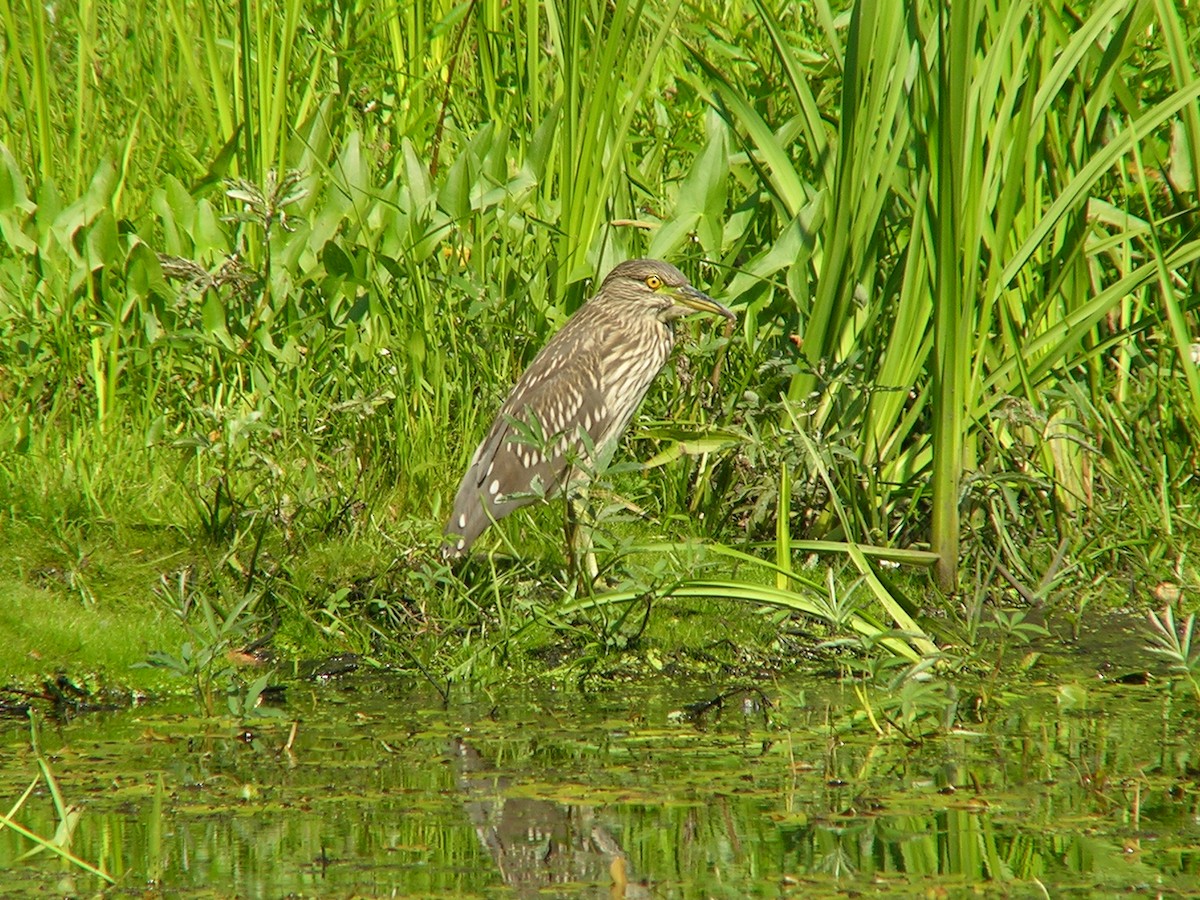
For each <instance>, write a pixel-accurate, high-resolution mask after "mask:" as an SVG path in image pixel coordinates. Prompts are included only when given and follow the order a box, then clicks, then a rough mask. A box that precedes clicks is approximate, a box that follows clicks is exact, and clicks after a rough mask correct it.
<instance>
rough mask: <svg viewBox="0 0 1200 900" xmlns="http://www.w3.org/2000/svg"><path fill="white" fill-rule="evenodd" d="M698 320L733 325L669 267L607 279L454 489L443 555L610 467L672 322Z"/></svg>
mask: <svg viewBox="0 0 1200 900" xmlns="http://www.w3.org/2000/svg"><path fill="white" fill-rule="evenodd" d="M697 311H699V312H710V313H717V314H719V315H722V316H724V317H725V318H727V319H729V320H730V321H735V317H734V315H733V313H732V312H730V311H729V310H728V309H726V308H725V307H724V306H722V305H721V304H720V303H717V301H715V300H713V299H712V297H709V296H708V295H707V294H704V293H701V292H700V291H698V290H696V289H695V288H694V287H692V286H691V285H690V284H688V280H687V279H686V278H685V277H684V275H683V273H682V272H680V271H679V270H678V269H676V268H675V267H674V266H672V265H670V264H669V263H665V262H660V261H659V260H656V259H633V260H630V261H628V262H623V263H621V264H620V265H619V266H617V267H616V268H615V269H613V270H612V271H611V272H609V273H608V277H607V278H605V279H604V284H603V285H601V287H600V292H599V293H598V294H596V296H594V297H592V299H590V300H589V301H588V302H587V303H585V304H584V305H583V306H582V307H580V308H579V310H578V311H577V312H576V313H575V314H574V315H573V316H571V318H570V319H569V320H568V321H567V324H566V325H564V326H563V327H562V328H561V329H560V330H559V331H558V333H557V334H555V335H554V337H552V338H551V339H550V342H549V343H548V344H546V346H545V347H543V348H542V349H541V352H539V353H538V355H537V356H536V357H534V360H533V362H532V363H530V364H529V368H528V369H526V370H525V373H524V374H523V375H522V376H521V377H520V379H519V380H518V381H517V384H516V386H515V387H514V388H513V389H512V391H511V392H510V393H509V395H508V399H506V400H505V401H504V405H503V406H501V407H500V412H499V414H498V415H497V416H496V421H495V422H493V423H492V427H491V428H490V429H489V430H488V433H487V437H485V438H484V439H483V442H482V443H481V444H480V445H479V447H478V449H476V451H475V455H474V456H473V457H472V458H471V465H470V467H469V468H468V469H467V474H466V475H464V476H463V480H462V483H461V484H460V485H459V486H458V493H457V494H456V495H455V497H454V507H453V509H452V510H451V512H450V521H449V522H447V524H446V540H445V544H444V546H443V552H444V553H445V555H446V556H447V557H449V558H451V559H454V558H457V557H460V556H462V555H464V554H465V553H466V552H467V551H468V550H469V549H470V547H471V545H472V544H473V543H474V542H475V539H476V538H478V537H479V535H480V534H481V533H482V532H483V530H484V529H485V528H487V527H488V526H489V525H491V524H492V522H495V521H497V520H499V519H502V518H504V516H507V515H508V514H509V513H510V512H512V511H513V510H515V509H520V508H521V507H522V506H528V505H529V504H530V503H533V502H535V501H536V500H537V499H538V495H539V494H543V495H546V496H548V495H549V494H551V493H552V492H554V491H556V490H559V489H562V488H568V487H570V486H573V485H576V484H579V483H582V482H583V481H585V480H586V478H587V474H588V473H587V471H584V470H586V469H590V470H597V469H601V468H603V467H604V466H605V465H607V463H608V460H609V459H610V458H611V457H612V454H613V451H614V450H615V449H616V445H617V441H618V440H619V439H620V437H621V434H622V433H623V432H624V431H625V429H626V427H628V425H629V421H630V420H631V419H632V418H633V414H634V412H635V411H636V410H637V408H638V405H639V404H640V403H641V402H642V398H643V397H644V396H646V391H647V389H648V388H649V387H650V382H652V381H653V380H654V376H655V375H657V374H658V372H659V370H660V369H661V368H662V367H663V365H664V364H665V363H666V361H667V357H668V356H670V354H671V347H672V346H673V344H674V342H675V335H674V332H673V330H672V323H673V322H674V320H675V319H678V318H679V317H680V316H686V315H688V314H689V313H691V312H697ZM575 461H579V462H580V463H582V465H583V470H581V468H580V466H578V465H574V462H575ZM539 488H540V490H539Z"/></svg>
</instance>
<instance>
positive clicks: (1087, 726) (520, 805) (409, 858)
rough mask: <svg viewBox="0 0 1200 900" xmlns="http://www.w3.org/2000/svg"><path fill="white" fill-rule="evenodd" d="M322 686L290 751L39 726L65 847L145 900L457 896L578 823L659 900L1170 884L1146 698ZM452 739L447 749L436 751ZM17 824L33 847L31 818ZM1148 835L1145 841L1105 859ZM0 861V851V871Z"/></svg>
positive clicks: (1179, 838)
mask: <svg viewBox="0 0 1200 900" xmlns="http://www.w3.org/2000/svg"><path fill="white" fill-rule="evenodd" d="M343 687H344V689H338V687H337V686H334V685H329V686H322V687H315V686H301V685H297V686H294V688H293V690H292V691H291V695H292V696H293V698H295V700H294V702H293V703H292V705H291V707H290V709H289V714H290V715H291V716H294V717H295V718H296V719H297V720H298V721H299V725H298V727H297V728H296V734H295V739H294V740H292V741H291V742H290V745H289V739H290V737H291V725H290V723H278V724H276V723H271V722H262V723H259V724H256V725H254V726H253V727H252V728H250V729H249V730H247V729H243V728H234V727H231V726H228V725H217V724H215V723H214V722H213V721H211V720H209V721H203V720H196V719H192V718H188V717H186V716H181V715H179V714H178V713H179V710H178V709H164V710H162V711H161V712H158V711H155V710H153V709H150V710H146V709H142V710H138V711H136V712H133V711H131V712H129V713H121V714H117V715H114V716H106V717H98V718H94V719H92V720H91V721H89V722H81V721H76V722H72V723H68V724H66V725H65V726H63V727H62V728H61V729H59V730H56V731H54V732H53V733H52V734H50V735H49V740H50V741H51V745H50V746H48V747H47V755H48V756H52V757H54V758H56V759H57V760H58V761H57V763H56V765H55V770H56V773H57V774H58V782H59V783H60V784H61V786H62V790H63V792H64V793H65V794H66V795H67V796H70V797H71V798H72V799H77V798H82V799H86V801H87V804H86V810H85V813H84V816H83V818H82V819H81V820H80V822H79V825H78V826H77V829H76V837H75V844H74V848H75V852H76V853H78V854H79V855H80V856H82V857H84V858H86V859H105V860H112V862H113V866H112V867H111V868H109V871H111V872H112V873H113V874H119V875H120V877H121V878H122V879H123V880H128V881H130V882H131V883H142V882H143V881H145V880H146V878H147V877H148V874H149V873H150V872H154V874H155V877H157V878H159V879H160V881H159V884H160V886H161V887H162V889H164V890H167V891H173V890H179V891H187V890H189V889H201V888H203V889H206V890H209V891H217V892H218V893H220V892H223V891H230V890H236V889H237V886H238V885H243V884H246V883H247V879H249V880H252V881H253V883H255V884H256V885H258V886H259V888H260V889H263V890H266V891H268V892H273V893H277V894H284V893H287V892H289V891H293V892H295V891H302V890H303V889H304V886H305V885H306V884H307V885H309V888H308V889H309V890H311V886H312V884H313V883H314V882H313V881H312V880H311V879H313V878H316V877H319V878H320V879H321V881H320V884H321V885H322V891H330V892H347V893H353V892H355V891H357V892H360V893H361V892H364V891H365V892H367V893H370V894H371V895H378V894H380V893H381V892H382V893H391V891H392V890H393V889H394V890H395V892H396V893H397V895H399V896H422V894H421V892H422V891H426V892H428V893H426V894H425V895H426V896H428V895H430V894H431V893H436V892H437V891H438V890H441V891H451V890H457V891H460V892H462V893H464V894H466V895H474V894H475V893H479V892H482V891H484V890H486V889H487V886H488V885H489V884H490V885H494V884H495V883H496V881H497V880H498V879H500V878H501V875H500V873H501V872H505V871H509V870H508V869H505V868H504V867H502V866H499V865H498V864H497V862H495V861H494V860H493V859H490V858H489V856H490V854H491V853H492V852H493V851H494V849H495V848H492V849H491V850H489V849H487V848H485V845H484V844H483V843H482V842H481V834H480V829H487V828H493V829H495V830H496V831H497V833H500V834H505V835H508V836H509V838H510V839H511V840H516V839H517V838H518V837H520V836H523V835H535V836H536V835H539V834H542V835H547V834H561V835H562V837H560V840H564V841H565V840H568V839H570V840H574V838H575V835H574V834H573V832H571V827H572V825H573V824H574V825H580V823H584V824H587V825H588V828H589V829H592V828H594V829H598V830H599V831H602V832H603V833H604V834H606V835H607V836H608V837H609V838H610V839H611V841H612V842H613V844H612V846H608V845H607V844H606V845H605V846H606V850H605V852H606V853H609V854H612V853H618V852H619V853H620V854H621V855H622V858H623V859H625V861H626V871H627V874H628V879H629V882H630V883H631V884H640V883H642V882H648V883H649V885H650V886H652V887H653V886H656V885H657V886H658V887H659V888H661V889H664V890H667V889H668V888H669V887H670V886H676V887H670V889H672V890H678V891H681V892H683V893H682V896H693V895H695V896H711V895H713V894H714V893H715V892H717V893H719V892H722V891H723V892H724V894H723V895H728V896H759V895H762V893H763V892H764V891H770V890H773V889H776V888H777V887H778V885H780V884H781V883H782V884H787V883H789V882H791V881H792V880H796V881H797V882H798V883H799V884H802V885H804V886H805V887H804V889H805V895H806V896H809V895H813V896H832V895H835V894H837V893H838V892H839V891H840V892H843V893H842V895H844V892H845V891H854V890H880V889H882V888H884V887H885V888H886V889H887V890H888V891H889V893H892V894H901V895H907V894H910V893H915V894H921V895H923V893H922V892H928V891H929V890H930V889H931V888H932V889H947V890H955V889H957V888H959V887H967V886H970V885H983V884H984V883H992V884H994V885H999V884H1007V885H1008V886H1009V889H1012V890H1015V891H1017V892H1020V891H1023V890H1029V891H1033V892H1036V883H1035V879H1039V880H1041V881H1042V882H1043V883H1045V884H1047V885H1053V886H1054V887H1055V888H1056V889H1059V890H1061V889H1066V888H1072V889H1080V890H1082V889H1086V888H1088V887H1089V886H1091V887H1102V888H1104V889H1108V890H1114V891H1119V890H1124V889H1130V888H1133V887H1134V886H1135V885H1137V884H1140V883H1146V882H1147V881H1154V882H1156V883H1159V884H1160V886H1162V887H1164V888H1166V889H1171V888H1172V886H1173V885H1176V884H1177V882H1178V886H1182V884H1183V882H1181V881H1178V880H1179V879H1184V880H1186V879H1190V878H1194V877H1195V875H1196V874H1197V873H1196V862H1195V861H1190V862H1189V861H1188V860H1186V859H1185V860H1179V859H1175V858H1174V857H1172V856H1171V855H1170V854H1169V853H1162V852H1158V851H1156V850H1155V846H1184V847H1186V846H1191V845H1193V844H1194V843H1195V840H1196V837H1197V834H1196V830H1195V824H1194V823H1193V822H1192V820H1191V816H1190V811H1191V809H1192V806H1193V805H1194V799H1195V793H1194V786H1192V785H1191V779H1190V776H1189V774H1188V772H1189V769H1190V767H1192V766H1194V765H1195V762H1196V759H1195V754H1196V752H1197V751H1196V748H1195V747H1194V746H1192V744H1193V742H1192V741H1191V739H1190V735H1189V733H1188V731H1187V728H1186V721H1187V716H1188V711H1187V710H1185V709H1183V708H1182V707H1180V706H1179V705H1178V704H1172V703H1170V702H1169V699H1168V698H1167V697H1166V695H1165V693H1164V692H1163V691H1162V690H1160V689H1155V688H1153V687H1145V688H1137V689H1134V690H1132V691H1131V690H1130V689H1129V688H1122V689H1120V690H1114V689H1111V688H1103V687H1084V686H1083V685H1082V684H1081V685H1080V686H1079V689H1078V692H1077V695H1076V696H1075V698H1074V699H1073V700H1072V701H1071V702H1072V703H1073V704H1075V705H1074V706H1071V707H1070V708H1068V707H1066V706H1064V704H1063V703H1062V702H1059V698H1058V697H1056V694H1055V691H1054V690H1053V689H1052V688H1045V689H1033V690H1029V691H1026V692H1022V693H1021V694H1019V695H1018V694H1015V693H1010V694H1008V695H1006V696H1004V697H999V698H993V700H992V702H991V704H990V705H988V706H986V707H976V708H975V711H974V715H975V721H974V722H973V723H972V726H971V727H970V728H964V727H956V728H954V729H950V730H942V731H939V732H936V733H935V732H929V733H926V734H925V735H923V736H922V738H921V739H920V740H917V741H914V740H910V739H908V738H905V737H903V736H902V735H901V733H900V732H899V731H896V730H892V729H887V733H886V734H885V735H884V736H883V737H880V736H879V735H878V734H877V732H876V731H875V730H874V729H872V728H871V727H870V726H869V724H868V723H867V722H866V721H865V720H864V719H863V718H862V717H861V715H860V714H859V700H858V698H857V697H856V696H855V695H854V694H853V692H852V691H850V690H848V689H847V688H845V687H842V686H839V685H837V684H834V683H831V682H830V681H829V680H827V679H825V680H822V679H805V680H792V681H789V682H786V683H783V684H781V685H778V686H776V687H775V688H773V689H772V690H770V691H768V692H767V693H768V695H769V697H770V698H771V699H772V700H774V701H775V704H774V706H773V707H772V709H771V710H770V711H769V719H768V721H767V722H766V723H764V720H763V717H762V716H761V715H760V714H759V712H758V711H747V710H746V709H743V708H742V706H741V705H740V704H737V703H730V704H727V705H726V706H724V707H723V708H721V709H720V710H719V711H718V710H717V708H716V707H709V708H708V710H707V713H706V715H705V716H704V717H703V719H700V720H697V719H694V718H690V717H687V716H680V715H677V714H676V713H678V712H679V711H680V710H687V709H695V708H697V707H699V706H701V705H705V704H701V703H699V702H697V701H701V700H705V699H708V698H710V696H711V693H710V691H709V690H707V689H696V688H691V689H680V688H676V687H672V686H670V685H669V684H661V685H658V686H656V687H654V688H653V689H651V688H649V687H631V688H630V687H627V688H624V689H623V690H622V693H621V695H620V696H619V697H618V696H614V695H612V694H611V693H609V694H604V693H599V692H594V693H591V694H587V695H580V694H574V693H570V692H552V693H540V692H536V693H527V694H524V695H521V696H516V695H515V692H510V693H514V695H511V696H507V697H502V696H499V695H496V696H493V697H480V698H479V701H478V702H472V703H470V704H468V705H465V706H464V705H459V704H458V703H456V702H452V703H451V705H450V706H449V707H446V706H444V705H443V703H442V701H441V698H440V697H438V696H436V695H435V693H434V692H432V691H430V690H422V689H420V688H418V690H417V691H416V692H415V693H407V694H405V695H403V696H397V690H396V687H397V685H396V683H395V682H394V681H393V680H392V679H390V678H379V677H377V678H374V679H352V680H350V681H347V682H345V683H344V685H343ZM963 687H964V691H967V690H969V687H968V686H967V685H964V686H963ZM1131 694H1134V695H1136V698H1137V701H1138V702H1130V697H1131ZM422 697H424V698H426V700H427V701H429V702H428V703H425V702H423V701H422V699H421V698H422ZM634 713H636V715H634ZM881 721H883V720H882V719H881ZM455 738H460V739H461V740H462V741H465V742H467V744H468V745H469V751H470V754H469V756H470V758H469V759H468V758H467V755H466V753H465V751H464V752H460V753H452V754H451V755H450V756H449V757H448V756H447V755H446V754H447V751H448V748H451V747H452V746H453V744H454V739H455ZM3 740H4V741H5V742H7V743H9V744H11V745H15V744H16V743H18V742H19V741H21V736H20V735H14V734H9V735H7V736H5V737H4V738H3ZM26 743H27V741H26ZM3 750H4V752H0V784H2V785H3V786H4V791H5V792H6V793H7V791H8V790H9V787H8V785H9V784H22V782H21V780H20V779H22V778H24V779H26V781H27V779H28V773H24V772H14V771H13V769H14V768H15V767H16V766H15V765H14V764H16V765H19V766H21V767H25V766H30V767H36V761H35V760H34V759H33V758H32V757H31V756H30V755H28V754H22V753H13V752H8V749H7V748H3ZM1151 759H1158V760H1162V761H1163V764H1162V765H1160V766H1155V767H1148V766H1147V762H1148V760H1151ZM18 761H19V762H18ZM17 790H18V791H19V790H20V788H18V789H17ZM28 816H29V824H30V825H33V826H35V827H36V828H37V829H38V830H41V831H43V833H50V832H52V831H53V829H54V827H55V825H54V822H53V821H52V820H49V819H48V818H47V815H46V811H42V813H41V815H40V817H39V816H38V815H35V810H33V809H28ZM156 822H158V823H159V824H158V825H157V826H156V825H155V823H156ZM564 829H565V830H564ZM1146 832H1152V833H1154V834H1155V836H1156V838H1157V840H1156V843H1155V845H1154V846H1150V845H1148V846H1146V847H1145V848H1143V849H1141V850H1139V849H1138V848H1137V847H1136V846H1132V849H1131V845H1130V842H1131V841H1132V842H1133V843H1134V844H1136V836H1137V835H1138V834H1144V833H1146ZM524 839H526V840H532V838H524ZM541 850H542V851H543V852H550V853H554V852H555V850H554V847H553V846H552V845H550V844H543V845H541ZM559 852H560V854H562V855H560V856H559V857H558V859H559V860H560V861H561V860H562V858H563V856H564V855H565V850H563V849H562V848H560V850H559ZM16 855H18V854H17V853H16V852H15V851H14V850H13V849H12V848H11V845H10V844H7V843H5V842H0V865H5V866H9V865H10V864H11V863H13V862H14V858H15V856H16ZM592 858H593V859H594V853H593V857H592ZM118 860H119V865H118V864H117V862H118ZM200 860H203V861H204V862H203V865H200V864H199V861H200ZM38 863H39V861H38V860H25V861H24V862H22V863H21V864H20V865H18V866H16V869H15V871H14V874H15V875H21V874H22V872H23V871H24V870H25V869H27V868H28V867H29V866H30V865H31V864H38ZM185 863H186V864H185ZM155 866H157V868H155ZM106 867H108V863H106ZM7 874H8V873H7V872H6V876H7Z"/></svg>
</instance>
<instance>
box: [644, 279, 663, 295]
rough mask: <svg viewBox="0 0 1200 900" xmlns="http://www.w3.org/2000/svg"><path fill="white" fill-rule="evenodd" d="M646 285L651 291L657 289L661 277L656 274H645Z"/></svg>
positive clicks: (660, 283)
mask: <svg viewBox="0 0 1200 900" xmlns="http://www.w3.org/2000/svg"><path fill="white" fill-rule="evenodd" d="M646 287H648V288H650V290H652V291H657V290H658V289H659V288H660V287H662V279H661V278H659V277H658V276H657V275H647V276H646Z"/></svg>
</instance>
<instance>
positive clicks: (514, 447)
mask: <svg viewBox="0 0 1200 900" xmlns="http://www.w3.org/2000/svg"><path fill="white" fill-rule="evenodd" d="M546 350H547V351H550V352H549V353H542V354H539V356H538V358H536V359H535V360H534V362H533V363H532V364H531V365H530V367H529V368H528V369H527V370H526V371H525V374H524V375H522V376H521V379H520V380H519V381H518V382H517V385H516V386H515V387H514V388H513V391H512V393H511V394H510V396H509V399H508V400H507V401H505V403H504V406H502V407H501V409H500V413H499V415H498V416H497V417H496V421H495V422H494V423H493V424H492V427H491V430H490V431H489V432H488V434H487V437H485V438H484V439H483V441H482V442H481V443H480V445H479V447H478V449H476V451H475V455H474V457H473V458H472V460H471V465H470V467H468V469H467V473H466V475H464V476H463V480H462V483H461V484H460V485H459V488H458V493H457V494H456V495H455V498H454V507H453V509H452V511H451V514H450V520H449V522H448V523H447V525H446V534H447V535H448V536H454V535H457V538H454V537H451V538H449V539H448V540H447V551H448V552H449V553H451V554H453V555H457V554H461V553H463V552H465V551H466V549H467V548H469V547H470V546H471V544H472V543H473V542H474V541H475V539H476V538H477V537H478V536H479V535H480V534H481V533H482V532H483V531H484V529H486V528H487V527H488V526H489V525H490V524H491V523H492V522H493V521H496V520H498V519H501V518H503V517H504V516H506V515H508V514H509V513H510V512H512V511H513V510H515V509H519V508H521V507H522V506H528V505H529V504H531V503H533V502H535V501H536V500H537V499H538V498H539V497H541V496H549V495H550V494H552V493H554V491H556V490H557V489H559V488H560V487H561V486H562V483H563V481H564V480H565V479H566V477H567V472H568V470H569V468H570V467H571V464H572V462H574V461H575V460H578V459H581V458H582V459H585V460H586V459H587V457H588V454H589V450H590V449H592V448H594V447H595V444H596V443H597V441H599V439H600V438H601V437H602V436H603V435H605V434H606V433H607V432H608V431H610V430H611V427H610V425H611V423H610V422H609V421H608V419H609V416H610V414H609V410H608V407H607V405H606V404H605V402H604V396H603V393H602V392H601V388H600V374H599V373H600V367H599V362H598V360H597V359H595V358H592V354H589V353H587V352H583V353H575V354H572V355H565V354H558V353H555V352H554V350H555V348H554V347H552V346H550V345H548V346H547V347H546ZM581 434H586V435H587V438H586V440H585V439H584V438H582V437H581Z"/></svg>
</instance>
